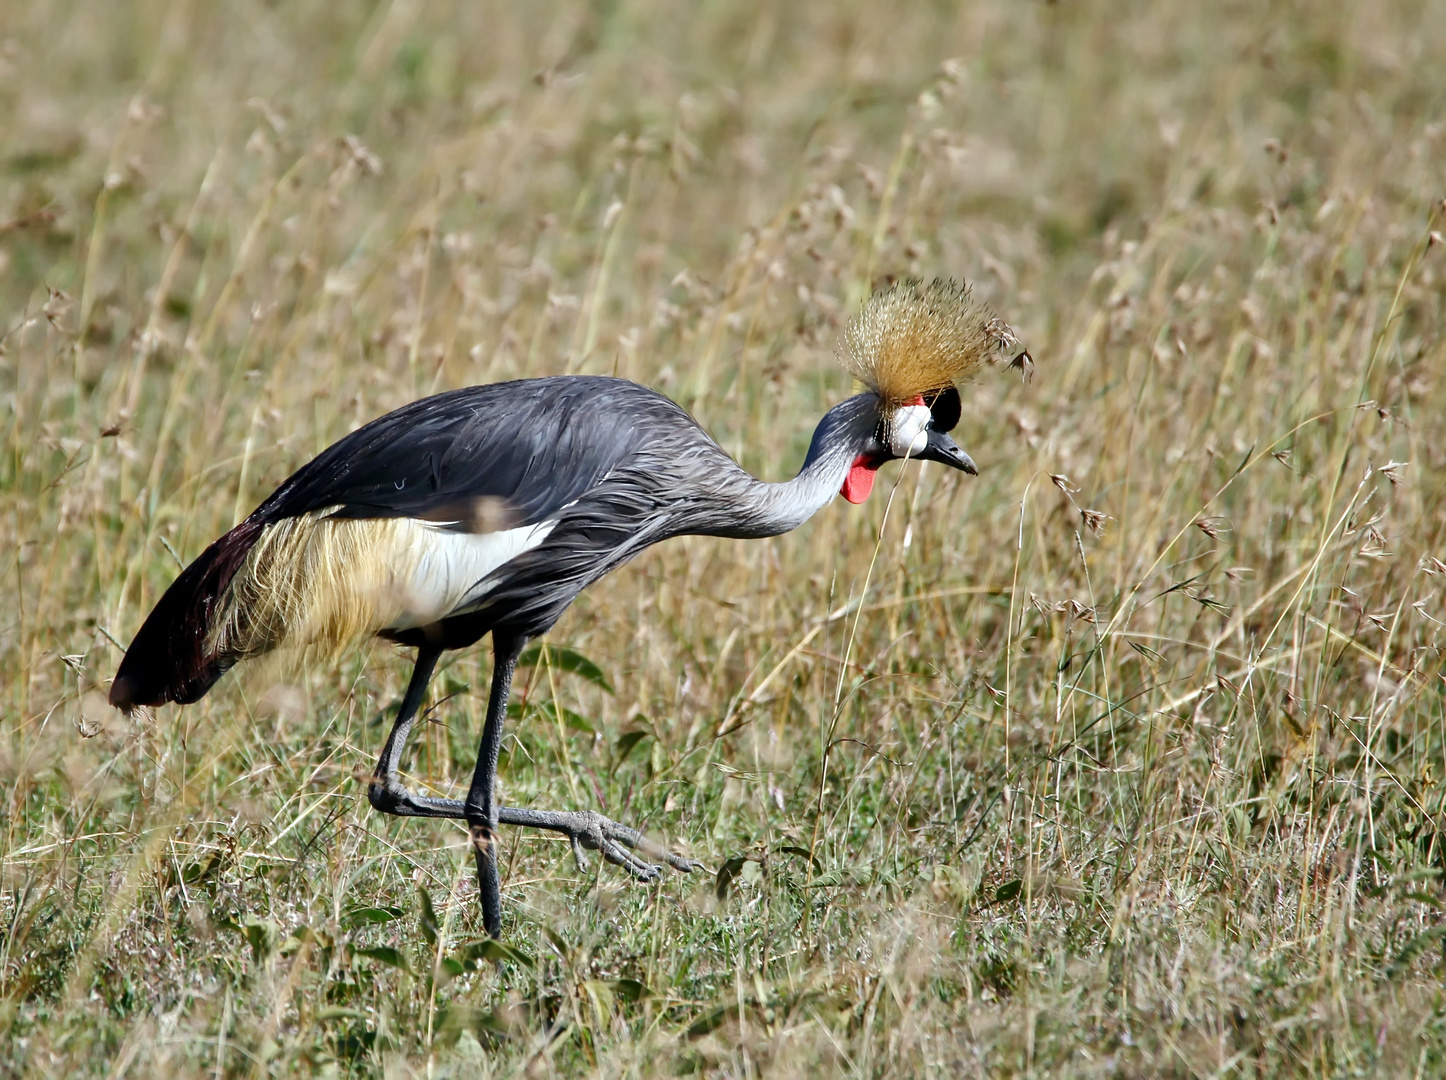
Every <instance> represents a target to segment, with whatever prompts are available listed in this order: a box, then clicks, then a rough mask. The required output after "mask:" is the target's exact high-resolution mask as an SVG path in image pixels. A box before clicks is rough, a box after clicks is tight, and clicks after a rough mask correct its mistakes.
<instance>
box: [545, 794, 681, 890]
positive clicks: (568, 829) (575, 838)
mask: <svg viewBox="0 0 1446 1080" xmlns="http://www.w3.org/2000/svg"><path fill="white" fill-rule="evenodd" d="M544 828H551V829H556V830H557V831H558V832H561V833H564V834H565V835H566V836H567V838H568V841H569V842H570V843H571V845H572V857H573V859H574V860H575V861H576V863H577V866H578V869H579V870H585V869H587V856H586V855H585V854H584V850H586V851H599V852H601V853H602V857H603V858H604V859H606V860H607V861H608V862H610V863H612V864H613V865H614V866H620V867H622V868H623V869H624V870H626V871H628V872H629V873H630V874H632V875H633V877H635V878H637V879H638V880H639V881H642V882H651V881H656V880H657V879H658V876H659V875H660V874H661V873H662V872H663V868H662V867H661V866H659V865H658V864H656V863H650V862H647V861H646V860H644V859H643V858H641V857H640V856H639V855H638V854H636V852H635V850H634V849H641V850H642V851H644V852H646V853H647V854H649V855H653V856H654V857H656V858H660V859H662V860H663V861H664V862H666V863H667V864H668V865H669V866H671V867H672V868H673V869H675V870H679V871H681V872H683V873H685V874H686V873H688V872H690V871H691V870H693V869H694V868H695V867H698V866H701V865H702V863H699V862H697V861H695V860H693V859H689V858H685V857H684V856H682V855H675V854H673V853H672V852H671V851H666V850H664V849H663V848H661V847H659V846H658V845H656V844H654V843H653V842H652V841H650V840H649V839H648V838H647V837H646V836H644V835H643V834H642V833H640V832H638V830H637V829H633V828H630V827H629V826H627V825H623V824H621V823H619V822H616V821H613V820H612V819H611V818H607V817H603V815H602V814H599V813H598V812H597V811H595V810H578V811H575V812H573V813H560V814H557V815H556V817H554V818H553V820H552V821H551V822H549V823H548V824H547V825H545V826H544Z"/></svg>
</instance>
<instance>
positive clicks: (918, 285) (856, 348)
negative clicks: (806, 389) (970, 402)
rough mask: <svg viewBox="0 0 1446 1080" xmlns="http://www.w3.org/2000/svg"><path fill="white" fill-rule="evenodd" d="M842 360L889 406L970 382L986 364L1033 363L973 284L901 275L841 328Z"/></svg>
mask: <svg viewBox="0 0 1446 1080" xmlns="http://www.w3.org/2000/svg"><path fill="white" fill-rule="evenodd" d="M839 360H840V362H841V363H842V364H843V366H844V367H845V368H846V369H847V370H848V371H849V373H850V374H852V375H853V376H854V377H855V378H856V379H858V380H859V381H860V382H862V383H863V384H864V385H865V386H867V387H868V388H869V389H871V390H873V391H874V393H876V394H878V395H879V397H881V398H883V399H884V402H885V404H886V405H888V406H889V407H897V406H899V405H902V404H904V403H906V402H909V401H912V400H914V398H916V397H918V396H919V395H921V394H928V393H931V392H933V391H937V390H943V389H944V388H946V387H948V386H958V385H960V384H962V383H965V382H968V381H969V380H970V379H972V378H973V377H974V376H975V375H977V374H978V373H979V372H980V370H982V369H983V368H984V367H986V366H992V365H994V364H998V363H1000V362H1001V361H1008V362H1009V363H1010V365H1011V366H1013V367H1018V368H1020V369H1021V370H1022V371H1025V372H1026V373H1027V372H1028V371H1029V370H1030V368H1032V367H1033V360H1032V359H1030V358H1029V353H1028V351H1027V350H1022V349H1021V348H1020V347H1019V338H1018V336H1017V335H1016V334H1015V333H1014V331H1013V329H1011V328H1010V326H1009V324H1008V323H1006V322H1004V320H1002V319H1000V318H999V317H998V316H996V315H995V314H994V312H992V311H990V310H989V307H988V306H987V305H986V304H984V303H982V302H981V301H979V300H976V299H975V298H974V296H973V295H972V290H971V288H970V286H969V285H968V284H963V285H960V284H958V283H956V282H953V281H948V280H945V279H942V278H936V279H935V280H933V281H931V282H928V283H924V282H922V281H916V280H907V281H901V282H898V283H897V284H895V285H893V286H892V287H890V288H888V289H886V290H884V291H883V292H878V293H875V294H874V295H873V296H872V297H871V298H870V299H869V302H868V303H867V304H865V305H864V308H863V310H862V311H860V312H859V314H858V315H857V316H855V317H854V319H853V320H852V321H851V322H850V323H849V326H848V329H847V330H846V331H845V333H844V351H843V352H842V354H841V355H840V357H839Z"/></svg>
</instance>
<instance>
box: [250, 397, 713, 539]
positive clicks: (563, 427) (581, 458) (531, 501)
mask: <svg viewBox="0 0 1446 1080" xmlns="http://www.w3.org/2000/svg"><path fill="white" fill-rule="evenodd" d="M667 414H671V415H667ZM664 416H666V418H667V421H668V422H667V423H665V424H663V425H661V427H662V428H663V429H672V430H673V431H676V426H677V425H678V424H679V423H680V422H681V423H683V424H686V425H688V426H691V427H693V428H694V430H697V431H698V434H700V435H702V434H703V433H702V431H701V429H697V428H696V425H694V424H693V421H692V419H691V418H690V417H688V415H687V414H686V413H685V412H684V411H683V410H682V409H680V408H679V407H678V406H677V405H675V404H674V403H673V402H671V401H669V400H668V399H667V398H665V397H663V396H662V395H660V394H657V393H655V392H654V391H652V390H648V389H647V388H645V387H642V386H638V385H637V384H635V383H631V382H627V381H626V380H622V379H608V378H601V377H591V376H570V377H569V376H558V377H554V378H544V379H528V380H522V381H517V382H509V383H492V384H489V385H486V386H474V387H469V388H467V389H464V390H455V391H452V392H450V393H445V394H438V395H436V396H435V397H430V398H424V399H423V400H421V401H416V402H413V403H411V404H409V405H405V406H403V407H402V408H400V409H397V410H396V411H395V412H391V413H388V414H387V415H385V416H383V417H380V418H379V419H377V420H374V421H372V422H371V423H369V424H366V425H365V426H363V427H361V428H358V429H357V430H356V431H354V432H352V433H351V434H350V435H347V436H346V437H345V438H343V439H341V440H340V441H339V442H337V443H335V444H333V445H332V446H330V447H329V448H328V449H326V450H324V451H323V452H322V453H321V454H319V455H318V456H317V457H316V458H315V459H313V460H312V461H311V462H310V463H308V464H307V465H305V466H303V467H302V468H301V469H300V470H298V471H297V472H296V473H295V474H294V475H293V476H292V477H291V478H290V479H288V480H287V481H286V482H285V483H283V484H282V485H281V486H280V487H279V488H277V490H276V491H275V492H274V493H273V494H272V495H271V497H270V498H268V499H267V500H266V501H265V502H264V503H262V504H261V506H260V507H258V508H257V510H256V512H255V514H254V515H253V517H255V518H256V519H258V520H259V521H260V522H261V523H263V524H269V523H272V522H275V521H279V520H281V519H283V518H288V517H296V516H299V515H302V514H306V513H311V512H315V511H319V510H325V509H332V508H335V509H333V516H336V517H349V518H391V517H418V518H432V519H437V518H438V517H439V516H440V517H443V518H445V516H446V515H448V514H449V513H451V512H452V510H453V508H455V507H457V506H459V505H464V504H466V503H468V502H475V501H476V500H478V499H495V500H501V502H500V504H499V505H501V506H504V507H505V509H506V511H507V513H508V516H509V523H510V524H516V525H527V524H534V523H536V522H539V521H543V520H546V519H547V518H549V517H552V516H554V515H556V514H557V513H558V511H559V510H561V509H562V508H563V507H565V506H567V505H569V504H570V503H573V502H575V501H576V500H577V499H579V498H580V497H581V496H583V495H584V494H586V493H587V492H588V491H589V490H590V489H591V488H593V487H594V486H595V485H596V484H598V483H599V482H600V481H601V480H602V479H603V478H604V477H606V476H607V474H608V473H609V472H610V471H611V470H612V469H613V468H614V467H615V466H616V465H617V464H618V463H619V462H620V461H622V460H624V459H625V458H626V457H628V456H629V454H630V453H632V452H634V451H636V450H637V449H638V448H639V446H640V443H645V442H646V441H647V437H648V434H649V431H650V430H657V429H658V427H659V425H654V424H649V423H648V422H647V421H648V420H650V419H654V418H656V419H663V418H664ZM703 437H704V438H705V439H706V438H707V436H706V435H704V436H703Z"/></svg>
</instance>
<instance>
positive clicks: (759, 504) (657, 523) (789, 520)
mask: <svg viewBox="0 0 1446 1080" xmlns="http://www.w3.org/2000/svg"><path fill="white" fill-rule="evenodd" d="M851 400H853V399H851ZM859 404H863V403H859V402H856V404H855V405H854V406H853V407H852V408H850V409H845V410H843V413H842V414H841V415H840V417H838V418H837V419H838V421H839V422H841V423H847V422H848V420H849V418H850V416H855V417H862V416H863V415H864V413H863V411H861V410H860V409H859V408H858V405H859ZM876 423H877V420H876V417H874V416H868V417H866V418H865V421H864V426H865V427H866V428H869V429H871V428H872V427H873V426H875V424H876ZM836 426H837V425H836V424H829V425H828V426H827V427H826V428H821V432H822V434H823V435H824V436H827V435H828V434H829V432H831V431H833V430H835V428H836ZM850 449H851V448H850V447H849V446H846V445H844V444H843V443H841V442H836V441H833V440H830V439H828V438H826V437H824V438H816V439H815V442H814V446H813V449H812V452H811V453H810V455H809V457H808V459H807V460H806V462H805V464H804V467H803V469H802V471H801V472H800V473H799V475H798V476H797V477H795V479H794V480H792V481H790V482H786V483H782V484H768V483H765V482H763V481H759V480H756V479H754V477H752V476H751V475H749V474H748V473H747V472H745V471H744V470H743V469H742V468H740V467H739V466H738V465H737V463H736V462H734V461H733V459H732V458H731V457H729V456H728V454H727V453H726V452H725V451H724V450H723V449H722V448H721V447H719V446H718V444H717V443H716V442H714V441H713V439H712V438H710V437H709V436H708V434H707V433H706V432H705V431H703V429H702V428H700V427H699V426H698V425H697V423H695V422H694V421H693V419H692V417H690V416H689V415H688V414H687V413H686V412H685V411H683V410H682V409H681V408H679V407H678V406H677V405H676V404H675V403H674V402H672V401H671V400H669V399H668V398H666V397H664V396H663V395H661V394H659V393H657V392H655V391H653V390H649V389H647V388H646V387H643V386H639V385H637V384H636V383H632V382H628V381H626V380H623V379H613V378H604V377H600V376H558V377H553V378H543V379H527V380H520V381H517V382H510V383H492V384H489V385H486V386H474V387H469V388H467V389H464V390H456V391H453V392H450V393H445V394H439V395H437V396H435V397H430V398H424V399H422V400H420V401H415V402H412V403H411V404H409V405H405V406H403V407H402V408H400V409H397V410H396V411H395V412H391V413H388V414H387V415H385V416H383V417H380V418H379V419H377V420H374V421H372V422H371V423H369V424H367V425H365V426H363V427H361V428H358V429H357V430H356V431H354V432H352V433H351V434H350V435H347V436H346V437H345V438H343V439H341V440H340V441H338V442H337V443H335V444H333V445H332V446H331V447H329V448H328V449H327V450H325V451H323V452H322V453H321V454H320V455H318V456H317V457H316V458H314V459H313V460H312V461H310V462H309V463H308V464H306V465H304V466H302V468H301V469H299V470H298V471H297V472H296V473H294V474H293V475H292V476H291V477H290V478H289V479H288V480H286V481H285V482H284V483H283V484H282V485H281V486H280V487H279V488H277V489H276V491H275V492H273V493H272V495H271V496H270V497H269V498H267V499H266V501H265V502H263V503H262V504H261V505H260V506H259V507H257V508H256V510H255V512H254V513H252V514H251V516H250V517H248V518H247V519H246V520H245V521H244V522H242V523H241V524H240V525H238V526H237V527H236V528H235V529H233V530H232V531H231V532H230V533H228V534H227V535H226V536H224V537H222V538H221V539H220V540H218V541H216V543H215V544H213V545H212V546H211V548H210V549H208V551H207V552H206V553H205V554H204V555H202V557H201V558H200V559H198V560H197V561H196V563H194V564H192V566H191V567H190V568H188V569H187V571H186V575H183V578H184V577H185V576H187V575H189V576H190V577H192V578H197V579H200V578H203V577H205V576H207V571H208V570H209V571H210V574H209V578H210V582H211V588H210V589H196V588H194V587H193V588H192V589H190V590H189V591H188V590H185V589H182V590H181V594H182V595H184V596H186V598H187V599H188V600H189V601H190V610H189V611H186V612H184V613H182V612H177V611H175V610H170V609H169V605H167V603H166V600H163V601H162V605H161V606H158V608H157V612H156V614H155V615H153V616H152V618H151V619H149V620H147V622H146V625H145V626H144V627H143V628H142V630H141V632H140V634H139V635H138V636H137V639H136V644H135V645H133V646H132V648H131V650H130V652H129V653H128V654H127V657H126V661H125V662H124V663H123V664H122V667H121V670H120V672H119V673H118V674H117V676H116V682H115V684H114V685H113V688H112V697H113V698H115V699H117V703H119V704H122V705H128V704H144V705H154V704H160V703H162V702H164V701H177V702H181V703H187V702H191V701H195V700H197V699H198V698H199V697H200V696H201V695H203V694H204V693H205V692H206V691H207V690H208V689H209V688H210V687H211V685H212V684H213V683H214V682H215V680H216V678H218V677H219V676H220V675H221V674H222V673H224V672H225V671H226V670H227V669H228V668H230V667H231V665H232V664H234V663H235V662H236V661H238V660H241V659H245V658H247V657H251V656H257V655H260V654H263V653H266V652H269V651H271V650H272V649H275V648H277V647H280V646H283V645H291V646H308V645H325V646H329V647H335V646H337V645H339V644H343V643H346V642H349V641H354V640H356V639H358V638H362V637H367V636H370V635H374V634H375V635H380V636H382V637H385V638H389V639H391V640H393V641H396V642H399V643H401V644H404V645H417V646H422V645H429V644H439V645H441V646H442V647H443V648H447V649H459V648H464V647H466V646H468V645H471V644H473V643H474V642H476V641H477V640H478V639H479V638H481V637H482V636H483V635H485V634H486V633H488V632H489V631H491V630H493V629H498V628H500V629H501V630H502V631H503V632H504V633H506V634H509V635H516V636H520V637H524V638H531V637H537V636H539V635H541V634H543V633H545V632H546V631H547V630H548V629H550V628H551V627H552V624H553V623H554V622H556V621H557V619H558V617H559V616H560V615H561V614H562V612H563V611H564V610H565V609H566V608H567V606H568V605H569V604H570V603H572V601H573V599H574V598H575V597H576V596H577V594H578V593H579V592H581V591H582V590H583V589H585V588H586V587H587V586H588V585H590V584H592V583H593V582H594V581H596V580H597V579H598V578H600V577H602V576H603V575H604V574H606V573H607V572H608V571H610V570H612V569H614V568H615V567H617V566H619V565H621V564H622V563H624V562H626V561H627V560H629V559H631V558H632V557H633V556H635V555H636V554H638V553H639V552H640V551H642V550H643V549H644V548H646V547H649V546H650V545H652V544H655V543H657V542H658V541H660V540H666V539H668V538H669V537H673V536H680V535H685V534H688V535H718V536H732V537H740V538H741V537H761V536H771V535H776V534H778V533H782V532H787V531H788V530H790V529H793V528H795V527H797V526H798V525H799V524H800V523H801V522H802V521H804V520H806V519H807V518H808V517H810V516H811V515H812V514H813V513H814V512H815V511H816V510H818V508H819V507H821V506H823V505H824V504H825V503H827V502H828V501H829V500H830V499H831V498H832V497H833V495H834V493H836V492H837V491H838V490H839V487H840V485H841V484H842V482H843V479H844V476H845V474H846V473H847V470H848V469H849V467H850V465H851V464H852V461H853V458H854V457H855V456H856V455H855V454H853V453H851V452H850ZM744 507H746V508H747V512H746V513H740V512H739V511H740V508H744ZM228 572H229V573H228ZM188 584H189V583H188ZM168 598H169V594H168ZM177 599H180V596H178V597H177ZM162 608H168V610H162ZM180 624H184V625H186V626H188V627H190V633H189V635H188V636H187V635H182V636H186V637H188V640H186V641H185V642H184V643H185V644H187V645H199V646H200V648H192V649H189V650H187V652H186V654H185V655H184V656H177V655H174V654H173V653H171V652H169V651H168V650H166V649H165V648H164V647H163V646H164V644H165V643H166V642H168V641H171V640H173V639H175V638H177V637H178V635H177V633H176V628H177V626H178V625H180ZM152 637H153V638H154V641H153V643H151V647H149V648H147V647H146V646H147V639H148V638H152Z"/></svg>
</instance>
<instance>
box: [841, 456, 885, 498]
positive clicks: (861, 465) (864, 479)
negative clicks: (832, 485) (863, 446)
mask: <svg viewBox="0 0 1446 1080" xmlns="http://www.w3.org/2000/svg"><path fill="white" fill-rule="evenodd" d="M878 468H879V467H878V466H877V465H874V464H871V463H870V461H869V456H868V455H867V454H860V455H859V456H858V457H856V458H854V463H853V465H851V466H850V467H849V474H848V475H847V476H845V477H844V482H843V487H841V488H839V493H840V494H841V495H843V497H844V498H845V499H847V500H848V501H849V502H851V503H853V504H855V505H857V504H859V503H861V502H863V501H864V500H865V499H867V498H868V497H869V492H871V491H873V490H874V473H875V472H877V471H878Z"/></svg>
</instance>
